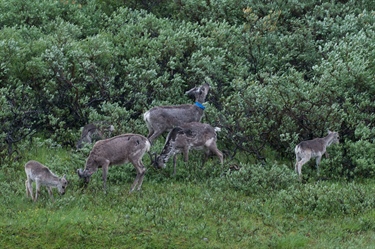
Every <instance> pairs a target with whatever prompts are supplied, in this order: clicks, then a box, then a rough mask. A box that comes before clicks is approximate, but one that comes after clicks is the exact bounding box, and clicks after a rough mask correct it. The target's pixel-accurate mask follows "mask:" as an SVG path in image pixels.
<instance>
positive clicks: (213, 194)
mask: <svg viewBox="0 0 375 249" xmlns="http://www.w3.org/2000/svg"><path fill="white" fill-rule="evenodd" d="M41 150H42V151H43V152H42V153H39V154H38V155H43V156H39V157H38V159H39V160H40V161H43V163H45V164H46V165H48V166H49V167H50V168H51V169H53V171H54V172H56V174H58V175H62V174H63V173H67V177H68V179H69V186H68V190H67V193H66V194H65V195H64V196H58V195H57V194H56V190H54V194H55V202H52V201H51V200H50V199H49V196H48V193H47V191H46V190H45V189H42V192H41V196H40V199H39V200H38V202H36V203H33V202H32V201H31V200H30V199H28V198H26V196H25V187H24V181H25V175H24V171H23V165H24V163H25V162H26V161H27V160H28V159H29V158H33V155H34V153H38V151H41ZM46 150H47V149H43V148H39V149H37V150H32V152H30V153H31V154H27V153H25V157H24V159H23V161H22V162H16V163H9V164H6V165H2V168H1V171H0V180H1V183H0V194H1V197H2V199H3V200H2V202H1V203H0V214H1V217H2V218H1V220H0V247H1V248H92V247H95V248H375V247H374V246H373V245H375V236H374V231H375V219H374V218H375V211H374V210H373V209H372V208H371V207H373V203H372V202H371V203H370V204H366V205H365V204H364V205H365V206H363V208H362V209H361V210H360V211H353V210H354V209H345V210H350V212H349V213H344V212H343V211H342V210H340V209H338V210H337V212H332V210H331V209H327V210H326V209H325V208H327V207H326V205H322V204H321V202H323V201H328V200H326V199H328V198H321V199H319V200H313V199H314V198H315V199H317V197H316V195H314V194H311V196H309V198H308V199H307V200H306V201H305V202H306V203H305V204H306V206H308V207H309V208H310V209H309V210H303V209H301V208H290V207H291V205H292V204H291V203H293V198H296V196H298V193H302V194H304V195H307V193H308V192H313V193H315V191H316V193H319V194H320V195H324V191H326V192H327V193H328V195H327V196H328V197H330V196H331V192H334V191H337V195H340V191H341V190H343V193H344V189H346V190H347V189H349V190H350V188H353V185H354V186H355V188H353V189H354V190H356V189H365V190H367V189H368V190H369V191H364V190H363V196H362V197H363V198H365V199H370V200H372V199H371V198H373V197H371V195H372V193H371V189H373V186H374V183H373V182H367V183H350V184H349V183H332V182H329V181H327V182H322V183H319V184H316V183H306V184H303V185H301V184H298V183H295V182H290V185H291V186H290V187H287V188H283V189H277V188H275V189H274V190H268V189H265V190H267V191H262V190H261V189H259V190H258V192H257V193H255V192H254V191H244V190H243V189H241V188H238V187H236V188H231V186H232V185H230V184H227V183H228V182H230V181H227V180H226V178H225V177H223V176H220V175H221V174H219V172H216V171H215V170H213V169H214V167H215V166H214V164H215V162H214V161H212V162H210V163H208V165H207V166H206V168H205V169H203V170H199V171H198V170H193V167H194V166H192V165H194V160H195V159H194V157H192V158H191V160H192V162H191V163H190V164H189V165H190V166H189V168H188V169H186V168H184V166H185V165H184V164H183V163H180V165H178V169H177V175H176V176H175V177H173V176H171V173H172V171H173V169H172V167H170V168H167V169H166V170H165V171H162V172H161V171H156V170H154V169H151V168H150V169H149V170H148V172H147V175H146V177H145V180H144V184H143V186H142V191H140V192H134V193H132V194H129V193H128V190H129V188H130V185H131V183H132V181H133V180H134V177H135V171H134V169H133V167H132V166H131V165H125V166H119V167H116V168H115V167H114V168H111V169H110V170H109V179H108V190H107V192H106V193H105V192H104V191H103V189H102V182H101V173H100V172H98V173H96V174H95V175H94V176H93V179H92V181H91V182H90V183H89V185H88V187H87V188H83V187H82V185H81V182H80V181H79V179H78V177H77V176H76V174H75V169H76V168H79V167H83V165H84V160H85V158H82V155H80V154H77V153H75V152H69V151H64V150H63V149H61V148H56V149H54V150H52V151H51V150H50V149H49V150H48V151H51V152H46ZM35 157H36V156H35V155H34V158H35ZM145 161H147V160H146V157H145ZM146 164H147V162H146ZM205 170H211V171H212V172H213V173H212V174H213V175H212V176H206V175H207V172H205ZM252 170H254V169H252ZM290 171H291V172H292V170H290ZM200 172H201V173H200ZM292 173H293V172H292ZM292 173H291V174H292ZM202 174H203V176H202ZM278 174H279V173H278ZM228 177H232V178H233V179H236V180H238V179H240V178H238V179H237V178H236V177H238V175H235V174H233V176H228ZM233 179H232V180H233ZM247 180H248V179H247ZM250 180H251V179H250ZM253 180H254V178H253ZM238 181H240V180H238ZM243 184H244V185H246V182H243ZM297 184H298V185H297ZM236 186H241V185H240V184H237V185H236ZM244 189H245V190H246V188H244ZM329 191H331V192H329ZM347 191H348V190H347ZM286 193H289V194H290V195H291V196H292V197H291V198H287V197H286ZM322 193H323V194H322ZM332 195H333V194H332ZM362 197H361V198H362ZM342 198H346V195H343V197H342ZM358 198H359V197H358ZM331 199H332V198H331ZM296 200H297V201H296V204H295V205H303V200H301V199H297V198H296ZM338 200H339V201H340V199H338ZM307 201H309V203H307ZM314 201H316V203H317V204H319V205H320V206H319V205H317V206H316V207H315V209H313V208H314V205H313V203H312V202H314ZM299 202H301V203H299ZM353 202H357V199H355V200H353ZM351 203H352V202H349V201H346V202H344V204H345V205H350V204H351ZM364 203H366V202H364ZM319 207H321V210H320V209H318V208H319ZM358 208H361V206H358ZM288 209H290V210H288ZM301 210H302V211H301ZM331 212H332V213H331Z"/></svg>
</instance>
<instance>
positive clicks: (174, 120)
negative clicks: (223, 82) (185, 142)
mask: <svg viewBox="0 0 375 249" xmlns="http://www.w3.org/2000/svg"><path fill="white" fill-rule="evenodd" d="M209 90H210V85H209V84H207V83H205V84H203V85H202V86H199V87H194V88H193V89H190V90H189V91H187V92H186V93H185V94H187V95H188V96H193V97H195V104H194V105H190V104H185V105H175V106H156V107H153V108H152V109H150V110H149V111H147V112H146V113H145V114H144V115H143V118H144V120H145V122H146V125H147V128H148V131H149V133H148V136H147V138H148V139H149V140H150V142H151V143H152V142H153V141H154V140H155V139H156V138H157V137H158V136H160V135H161V134H162V133H163V132H165V131H170V130H172V129H173V127H176V126H180V125H181V124H184V123H189V122H200V121H201V119H202V116H203V110H204V109H205V107H204V106H203V105H202V103H203V102H204V101H205V100H206V96H207V94H208V91H209Z"/></svg>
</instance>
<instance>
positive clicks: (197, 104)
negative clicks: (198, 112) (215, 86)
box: [195, 101, 206, 110]
mask: <svg viewBox="0 0 375 249" xmlns="http://www.w3.org/2000/svg"><path fill="white" fill-rule="evenodd" d="M195 105H196V106H198V107H199V108H201V109H202V110H204V109H206V107H204V105H202V104H201V103H199V102H198V101H197V102H195Z"/></svg>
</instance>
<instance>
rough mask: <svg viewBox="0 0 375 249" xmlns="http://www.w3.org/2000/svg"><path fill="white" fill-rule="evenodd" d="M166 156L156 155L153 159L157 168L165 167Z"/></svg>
mask: <svg viewBox="0 0 375 249" xmlns="http://www.w3.org/2000/svg"><path fill="white" fill-rule="evenodd" d="M166 159H167V158H166V157H163V156H158V157H156V159H155V161H154V166H155V168H157V169H164V168H165V167H166V165H165V163H166V162H167V160H166Z"/></svg>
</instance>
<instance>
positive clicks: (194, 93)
mask: <svg viewBox="0 0 375 249" xmlns="http://www.w3.org/2000/svg"><path fill="white" fill-rule="evenodd" d="M209 90H210V85H209V84H208V83H204V84H203V85H202V86H199V87H197V86H196V87H194V88H192V89H190V90H189V91H187V92H185V94H186V95H187V96H189V97H190V98H194V99H195V101H197V102H199V103H203V102H205V101H206V96H207V94H208V91H209Z"/></svg>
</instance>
